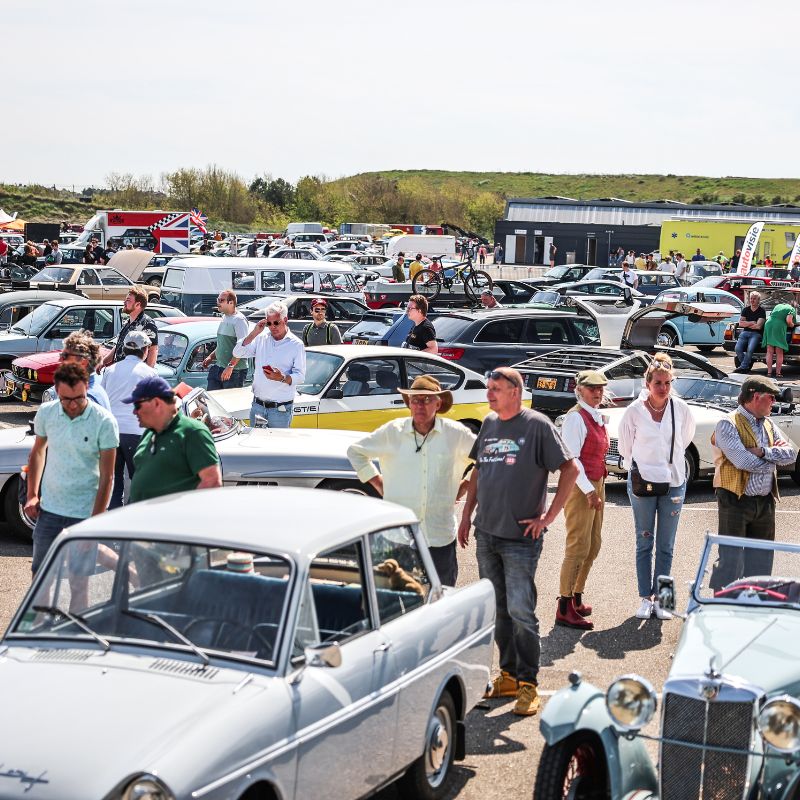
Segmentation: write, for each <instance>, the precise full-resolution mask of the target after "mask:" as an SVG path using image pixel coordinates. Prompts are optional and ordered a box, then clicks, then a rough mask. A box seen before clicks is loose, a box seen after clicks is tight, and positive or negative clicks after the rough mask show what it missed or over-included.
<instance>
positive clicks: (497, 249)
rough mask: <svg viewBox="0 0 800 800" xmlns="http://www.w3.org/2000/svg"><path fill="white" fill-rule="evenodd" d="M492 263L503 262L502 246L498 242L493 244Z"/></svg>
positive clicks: (498, 263) (498, 264)
mask: <svg viewBox="0 0 800 800" xmlns="http://www.w3.org/2000/svg"><path fill="white" fill-rule="evenodd" d="M494 263H495V264H496V265H497V266H500V265H501V264H502V263H503V246H502V245H501V244H500V243H499V242H498V243H497V244H496V245H495V246H494Z"/></svg>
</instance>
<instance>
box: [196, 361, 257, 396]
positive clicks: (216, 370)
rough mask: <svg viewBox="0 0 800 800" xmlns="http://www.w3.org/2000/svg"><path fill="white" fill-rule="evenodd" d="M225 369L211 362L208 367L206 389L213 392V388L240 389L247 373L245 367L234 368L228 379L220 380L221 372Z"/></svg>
mask: <svg viewBox="0 0 800 800" xmlns="http://www.w3.org/2000/svg"><path fill="white" fill-rule="evenodd" d="M224 371H225V370H224V369H223V368H222V367H220V366H218V365H217V364H212V365H211V366H210V367H209V369H208V383H207V384H206V389H208V391H209V392H213V391H214V389H240V388H241V387H242V386H244V379H245V377H246V375H247V370H246V369H235V370H234V371H233V373H232V374H231V377H230V378H228V380H226V381H224V380H222V373H223V372H224Z"/></svg>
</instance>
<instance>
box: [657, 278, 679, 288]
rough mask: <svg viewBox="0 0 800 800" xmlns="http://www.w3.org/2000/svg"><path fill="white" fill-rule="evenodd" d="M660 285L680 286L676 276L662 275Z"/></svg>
mask: <svg viewBox="0 0 800 800" xmlns="http://www.w3.org/2000/svg"><path fill="white" fill-rule="evenodd" d="M658 283H659V286H680V284H679V283H678V279H677V278H676V277H675V276H674V275H662V276H661V279H660V280H659V282H658Z"/></svg>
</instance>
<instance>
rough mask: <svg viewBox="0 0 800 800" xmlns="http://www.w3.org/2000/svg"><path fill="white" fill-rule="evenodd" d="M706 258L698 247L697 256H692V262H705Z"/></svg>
mask: <svg viewBox="0 0 800 800" xmlns="http://www.w3.org/2000/svg"><path fill="white" fill-rule="evenodd" d="M705 260H706V257H705V256H704V255H703V254H702V253H701V252H700V248H699V247H698V248H697V250H696V251H695V254H694V255H693V256H692V261H705Z"/></svg>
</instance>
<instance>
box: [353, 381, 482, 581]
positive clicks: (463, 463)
mask: <svg viewBox="0 0 800 800" xmlns="http://www.w3.org/2000/svg"><path fill="white" fill-rule="evenodd" d="M400 393H401V394H402V396H403V401H404V402H405V404H406V405H407V406H408V407H409V409H410V410H411V416H410V417H405V418H403V419H393V420H390V421H389V422H387V423H386V424H385V425H381V427H380V428H378V429H377V430H375V431H373V432H372V433H370V434H367V435H366V436H364V438H362V439H359V440H358V441H357V442H354V443H353V444H351V445H350V447H349V448H348V449H347V457H348V458H349V459H350V463H351V464H352V465H353V468H354V469H355V471H356V474H357V475H358V478H359V480H360V481H362V482H363V483H370V484H371V485H372V486H373V487H374V488H375V490H376V491H377V492H378V494H380V495H381V496H382V497H383V498H384V499H385V500H389V501H391V502H393V503H399V504H400V505H402V506H405V507H406V508H410V509H411V510H412V511H413V512H414V513H415V514H416V515H417V518H418V519H419V521H420V529H421V530H422V534H423V536H424V537H425V541H426V542H427V543H428V547H429V549H430V554H431V558H432V559H433V563H434V564H435V566H436V572H437V573H438V574H439V578H440V580H441V582H442V583H443V584H444V585H445V586H455V585H456V579H457V578H458V562H457V560H456V518H455V511H454V505H455V502H456V500H457V499H458V498H459V496H460V495H461V493H462V491H463V490H464V489H466V482H465V481H464V480H463V475H464V470H466V468H467V467H468V466H469V465H470V464H471V463H472V459H471V457H470V452H471V451H472V446H473V444H474V442H475V435H474V434H473V433H472V432H471V431H470V430H469V428H466V427H465V426H464V425H462V424H461V423H460V422H455V421H453V420H451V419H447V418H446V417H444V416H442V415H443V414H446V413H447V412H448V411H449V410H450V409H451V408H452V406H453V395H452V393H451V392H450V391H447V390H443V389H442V387H441V384H440V383H439V381H437V380H436V378H433V377H431V376H430V375H420V376H419V377H418V378H415V379H414V382H413V383H412V384H411V388H410V389H401V390H400ZM371 459H378V461H379V462H380V471H378V469H377V467H376V466H375V465H374V464H373V463H372V460H371Z"/></svg>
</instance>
